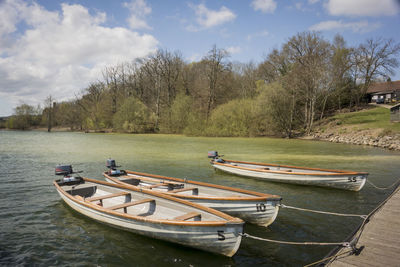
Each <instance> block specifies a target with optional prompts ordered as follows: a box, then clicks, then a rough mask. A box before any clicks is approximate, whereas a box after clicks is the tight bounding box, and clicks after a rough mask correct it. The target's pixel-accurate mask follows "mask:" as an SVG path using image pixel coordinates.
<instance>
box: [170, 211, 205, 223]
mask: <svg viewBox="0 0 400 267" xmlns="http://www.w3.org/2000/svg"><path fill="white" fill-rule="evenodd" d="M192 218H194V220H195V221H200V220H201V214H200V213H198V212H194V211H193V212H189V213H186V214H183V215H181V216H178V217H175V218H174V220H176V221H187V220H190V219H192ZM196 219H197V220H196Z"/></svg>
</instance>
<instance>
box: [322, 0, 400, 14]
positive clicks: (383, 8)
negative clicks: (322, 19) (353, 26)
mask: <svg viewBox="0 0 400 267" xmlns="http://www.w3.org/2000/svg"><path fill="white" fill-rule="evenodd" d="M325 7H326V9H327V10H328V12H329V14H331V15H335V16H342V15H343V16H393V15H396V14H398V13H399V12H400V4H399V2H398V1H396V0H329V1H328V2H327V4H326V6H325Z"/></svg>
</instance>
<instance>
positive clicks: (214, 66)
mask: <svg viewBox="0 0 400 267" xmlns="http://www.w3.org/2000/svg"><path fill="white" fill-rule="evenodd" d="M228 56H229V53H228V52H227V51H226V50H224V49H217V46H216V45H214V46H213V47H212V49H211V50H210V51H208V53H207V55H206V56H205V57H204V58H203V61H204V62H205V63H206V66H207V70H206V75H207V78H208V96H207V114H206V117H207V119H208V118H209V116H210V113H211V110H212V108H213V106H214V103H215V102H216V98H217V90H218V82H219V79H220V78H221V74H222V72H223V71H224V70H225V69H226V67H227V65H228V64H227V63H226V62H225V59H226V58H227V57H228Z"/></svg>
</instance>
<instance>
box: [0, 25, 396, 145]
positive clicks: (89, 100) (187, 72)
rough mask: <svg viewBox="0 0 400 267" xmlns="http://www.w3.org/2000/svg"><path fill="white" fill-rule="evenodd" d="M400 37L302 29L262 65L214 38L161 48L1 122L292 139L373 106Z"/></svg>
mask: <svg viewBox="0 0 400 267" xmlns="http://www.w3.org/2000/svg"><path fill="white" fill-rule="evenodd" d="M399 52H400V44H396V43H395V42H394V41H393V40H391V39H389V40H386V39H381V38H376V39H368V40H366V41H365V42H363V43H361V44H359V45H358V46H354V47H352V46H348V45H347V44H346V42H345V40H344V38H343V37H342V36H340V35H336V36H335V37H334V39H333V40H332V41H331V42H330V41H327V40H325V39H324V38H323V36H322V35H321V34H320V33H317V32H310V31H306V32H302V33H298V34H296V35H295V36H293V37H291V38H290V39H289V40H288V41H287V42H286V43H284V44H283V45H282V47H281V48H279V49H274V50H272V51H271V52H270V53H269V54H268V55H267V56H266V58H265V59H264V60H263V61H262V62H261V63H259V64H255V63H253V62H249V63H238V62H231V61H230V60H229V53H228V52H227V51H226V50H224V49H220V48H217V46H216V45H214V46H213V47H212V48H211V49H210V50H209V51H208V53H207V54H206V55H204V57H203V58H202V59H201V60H200V61H198V62H190V63H188V62H185V60H184V59H183V57H182V55H181V54H180V52H177V51H176V52H171V51H168V50H162V49H160V50H158V51H157V52H155V53H154V54H151V55H149V56H147V57H144V58H139V59H135V60H134V61H132V62H126V63H122V64H119V65H115V66H107V67H106V68H104V70H103V71H102V75H101V77H100V78H99V80H98V81H94V82H92V83H91V84H90V85H89V86H88V87H87V88H85V89H83V90H82V91H81V93H80V94H79V95H77V96H75V99H74V100H71V101H64V102H57V103H56V102H55V101H54V99H52V97H51V96H49V97H48V99H46V101H45V107H44V108H43V109H40V107H38V108H34V107H32V106H29V105H26V104H23V105H20V106H18V107H17V108H16V109H15V114H14V116H12V117H11V118H9V119H8V120H7V121H6V122H5V124H4V125H3V126H5V127H7V128H11V129H28V128H31V127H36V126H42V127H43V126H47V127H48V130H49V131H50V130H51V127H55V126H58V127H69V128H70V129H71V130H83V131H105V130H112V131H116V132H127V133H177V134H186V135H199V136H200V135H201V136H263V135H277V136H284V137H292V136H294V135H298V134H309V133H310V132H311V131H312V129H313V127H314V125H315V122H316V121H318V120H321V119H323V118H324V117H326V116H329V115H331V114H333V113H334V112H341V111H342V110H343V109H347V110H349V109H350V110H351V109H355V108H358V107H360V106H362V105H363V104H364V103H365V101H366V100H365V96H366V91H367V89H368V87H369V86H370V84H371V83H373V82H374V81H379V80H387V79H390V76H391V75H393V74H394V72H393V71H394V69H395V68H397V67H398V66H399V60H398V58H397V56H398V54H399Z"/></svg>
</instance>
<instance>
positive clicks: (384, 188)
mask: <svg viewBox="0 0 400 267" xmlns="http://www.w3.org/2000/svg"><path fill="white" fill-rule="evenodd" d="M399 182H400V179H397V181H396V182H394V183H393V184H392V185H390V186H388V187H379V186H376V185H374V184H373V183H372V182H371V181H369V180H367V183H369V184H370V185H372V186H373V187H375V188H376V189H379V190H387V189H390V188H392V187H393V186H395V185H396V184H397V183H399Z"/></svg>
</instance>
